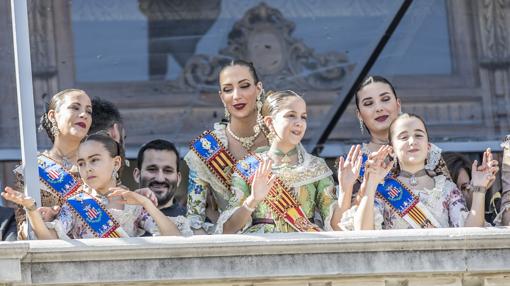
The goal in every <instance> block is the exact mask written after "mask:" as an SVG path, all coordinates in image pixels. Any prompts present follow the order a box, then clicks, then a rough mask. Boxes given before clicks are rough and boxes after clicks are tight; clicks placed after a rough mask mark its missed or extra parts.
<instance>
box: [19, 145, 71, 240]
mask: <svg viewBox="0 0 510 286" xmlns="http://www.w3.org/2000/svg"><path fill="white" fill-rule="evenodd" d="M37 159H38V164H41V160H42V159H44V160H48V159H49V160H51V162H54V163H55V164H57V165H58V166H60V167H61V168H63V170H65V172H67V173H69V174H71V175H73V176H74V177H75V178H76V179H77V180H80V174H79V173H78V169H77V168H76V167H75V166H73V168H72V169H71V170H69V169H67V168H65V167H63V166H62V165H61V164H59V163H58V162H56V161H55V160H53V159H52V158H50V157H49V156H48V155H46V154H45V153H39V155H38V156H37ZM13 172H14V174H15V176H16V181H17V189H18V191H21V192H23V188H24V181H25V180H24V170H23V167H22V165H20V166H18V167H17V168H16V169H14V170H13ZM39 188H40V194H41V206H42V207H53V206H61V205H62V200H61V198H60V195H59V194H57V193H56V192H55V191H53V190H52V189H51V188H50V187H49V186H48V185H47V184H45V183H43V182H41V180H39ZM15 215H16V224H17V229H18V239H29V238H30V239H35V236H34V235H33V233H32V234H30V236H29V235H28V228H27V224H26V214H25V210H24V209H23V207H20V206H17V207H16V209H15Z"/></svg>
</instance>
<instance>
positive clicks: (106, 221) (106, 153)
mask: <svg viewBox="0 0 510 286" xmlns="http://www.w3.org/2000/svg"><path fill="white" fill-rule="evenodd" d="M121 154H123V152H122V147H121V146H120V144H119V143H117V142H116V141H115V140H113V139H112V138H111V137H110V136H108V135H107V134H101V133H95V134H92V135H89V136H88V137H86V138H85V140H84V141H83V143H81V145H80V148H79V151H78V158H77V164H78V166H79V172H80V175H81V177H82V178H83V181H84V183H85V186H83V190H82V188H80V189H79V190H77V191H76V192H74V193H73V194H70V195H68V196H67V197H66V199H65V202H64V204H63V205H62V207H61V210H60V212H59V214H58V215H57V217H56V219H55V220H53V221H51V222H44V220H43V218H42V216H41V214H40V212H38V211H37V209H36V207H35V202H34V200H33V199H32V198H30V197H26V196H25V195H24V194H23V193H20V192H16V191H14V190H12V189H11V188H8V187H7V188H6V190H5V192H4V193H2V196H3V197H4V198H5V199H7V200H10V201H12V202H14V203H17V204H19V205H22V206H23V207H25V208H26V209H27V210H28V216H29V218H30V223H31V226H32V228H33V230H34V232H35V234H36V235H37V237H38V238H39V239H57V238H60V239H69V238H72V239H80V238H108V237H110V238H116V237H132V236H141V235H143V234H144V233H145V232H146V231H147V232H149V233H152V234H160V235H180V232H179V230H178V228H177V226H176V225H175V224H174V223H173V222H172V221H171V220H170V218H168V217H166V216H165V215H164V214H163V213H161V211H160V210H158V208H157V207H156V206H155V205H154V204H153V203H152V202H151V200H150V199H148V198H147V197H145V196H142V195H140V194H137V193H135V192H132V191H130V190H127V189H125V188H122V187H118V185H119V183H120V182H119V181H118V171H119V169H120V168H121V167H122V162H124V160H123V158H122V157H121ZM181 218H182V219H181V220H180V222H181V224H182V223H186V220H185V218H184V217H181ZM181 226H182V225H181Z"/></svg>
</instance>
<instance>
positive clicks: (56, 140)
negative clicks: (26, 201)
mask: <svg viewBox="0 0 510 286" xmlns="http://www.w3.org/2000/svg"><path fill="white" fill-rule="evenodd" d="M91 114H92V106H91V101H90V98H89V96H88V95H87V94H86V93H85V92H84V91H83V90H79V89H66V90H63V91H61V92H59V93H57V94H55V95H54V96H53V97H52V98H51V100H50V102H49V104H48V108H47V112H45V113H44V114H43V115H42V117H41V126H40V127H39V129H40V130H43V129H44V130H45V131H46V133H47V134H48V137H49V138H50V140H51V142H52V143H53V146H52V147H51V148H50V149H49V150H47V151H44V152H42V153H40V154H39V156H38V157H37V162H38V165H39V182H40V183H39V186H40V191H41V204H42V205H41V206H40V208H39V211H40V212H41V214H42V215H43V217H44V218H45V219H46V220H49V219H52V218H53V217H54V216H55V215H56V214H57V213H58V208H59V207H60V205H61V202H62V201H63V198H64V197H65V196H66V195H68V194H71V193H73V192H75V191H76V190H77V189H79V186H80V184H81V182H80V180H79V179H78V177H77V176H78V169H77V168H76V155H77V151H78V147H79V145H80V141H81V140H82V139H83V138H84V137H85V136H86V135H87V132H88V130H89V128H90V125H91V122H92V115H91ZM14 173H15V174H16V176H17V179H18V187H17V188H18V189H19V190H21V191H22V190H23V182H24V179H23V169H22V166H20V167H18V168H16V169H15V170H14ZM16 221H17V224H18V238H19V239H27V238H29V235H28V230H27V224H26V222H25V210H23V208H17V209H16Z"/></svg>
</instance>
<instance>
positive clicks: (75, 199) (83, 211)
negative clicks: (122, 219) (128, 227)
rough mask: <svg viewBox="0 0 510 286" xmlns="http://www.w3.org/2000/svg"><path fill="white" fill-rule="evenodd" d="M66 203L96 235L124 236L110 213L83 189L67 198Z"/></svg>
mask: <svg viewBox="0 0 510 286" xmlns="http://www.w3.org/2000/svg"><path fill="white" fill-rule="evenodd" d="M67 204H68V205H69V206H71V211H73V212H74V213H75V214H77V215H78V217H79V218H80V219H81V220H82V221H83V222H85V224H86V225H87V227H88V228H89V229H90V230H92V232H93V233H94V235H95V236H96V237H98V238H119V237H125V236H126V235H125V234H124V233H123V231H122V229H121V228H120V227H119V224H118V223H117V221H115V219H114V218H113V217H112V215H111V214H110V213H109V212H108V211H107V210H106V208H105V207H104V206H103V205H102V204H101V203H100V202H99V201H97V200H96V199H95V198H94V197H93V196H91V195H90V194H88V193H86V192H83V191H80V192H77V193H76V194H74V195H72V196H70V197H68V198H67Z"/></svg>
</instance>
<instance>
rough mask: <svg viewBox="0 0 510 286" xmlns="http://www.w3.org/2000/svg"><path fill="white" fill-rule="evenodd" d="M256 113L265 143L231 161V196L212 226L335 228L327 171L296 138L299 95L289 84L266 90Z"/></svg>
mask: <svg viewBox="0 0 510 286" xmlns="http://www.w3.org/2000/svg"><path fill="white" fill-rule="evenodd" d="M262 115H263V116H264V126H265V128H267V131H268V134H269V138H270V142H271V145H270V147H269V148H265V150H261V149H262V148H261V149H259V150H258V151H259V152H257V153H255V154H253V155H249V156H247V157H246V158H245V159H243V160H241V161H239V162H238V163H237V164H236V166H235V168H234V174H233V176H232V192H233V196H232V198H231V199H230V202H229V208H228V210H227V211H225V212H223V213H222V214H221V216H220V218H219V219H218V226H217V232H218V233H237V232H243V233H270V232H294V231H299V232H305V231H310V232H315V231H321V230H338V229H339V228H338V226H337V224H338V222H339V220H340V216H339V212H338V211H339V208H338V204H337V200H336V198H335V195H334V181H333V177H332V171H331V170H330V169H329V167H328V166H327V165H326V163H325V162H324V160H323V159H321V158H318V157H315V156H312V155H310V154H308V153H307V152H306V150H305V149H304V148H303V146H302V145H301V144H300V142H301V139H302V138H303V136H304V134H305V131H306V120H307V113H306V103H305V101H304V100H303V99H302V98H301V96H299V95H298V94H296V93H295V92H293V91H290V90H287V91H278V92H270V93H268V95H267V98H266V100H265V102H264V106H263V107H262ZM316 210H318V213H319V214H320V220H316V219H315V211H316ZM319 225H320V226H319Z"/></svg>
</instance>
